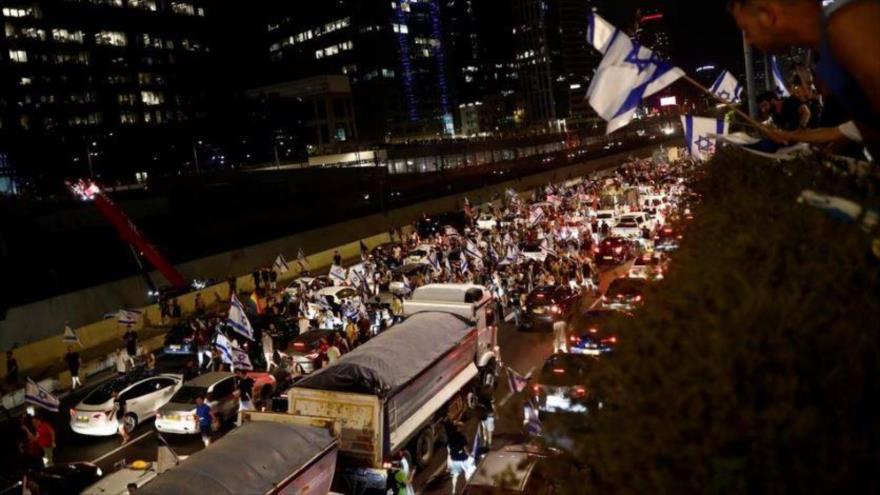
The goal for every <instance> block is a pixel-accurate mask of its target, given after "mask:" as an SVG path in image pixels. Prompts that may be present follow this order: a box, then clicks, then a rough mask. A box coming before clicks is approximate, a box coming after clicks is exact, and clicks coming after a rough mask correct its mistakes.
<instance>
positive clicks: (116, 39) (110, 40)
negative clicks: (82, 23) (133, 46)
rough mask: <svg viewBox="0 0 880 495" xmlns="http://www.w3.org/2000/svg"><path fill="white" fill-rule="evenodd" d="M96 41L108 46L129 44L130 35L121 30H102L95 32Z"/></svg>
mask: <svg viewBox="0 0 880 495" xmlns="http://www.w3.org/2000/svg"><path fill="white" fill-rule="evenodd" d="M95 43H97V44H99V45H108V46H127V45H128V37H127V36H126V35H125V33H123V32H121V31H100V32H98V33H95Z"/></svg>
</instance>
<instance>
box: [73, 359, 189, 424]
mask: <svg viewBox="0 0 880 495" xmlns="http://www.w3.org/2000/svg"><path fill="white" fill-rule="evenodd" d="M182 386H183V377H182V376H180V375H170V374H168V375H155V376H149V377H145V376H143V375H141V376H140V377H136V376H133V377H122V378H119V379H116V380H113V381H112V382H110V383H107V384H105V385H103V386H100V387H98V388H96V389H95V390H92V391H91V392H89V394H88V395H86V396H85V398H83V400H81V401H80V402H79V404H77V405H76V406H75V407H73V408H72V409H71V410H70V429H72V430H73V431H74V432H76V433H79V434H80V435H90V436H111V435H115V434H116V433H117V431H118V430H119V422H118V421H117V420H116V401H124V402H125V408H126V415H125V417H124V418H123V425H124V427H125V429H126V431H129V432H131V431H132V430H134V429H135V427H137V425H138V424H139V423H141V422H142V421H144V420H146V419H150V418H152V417H153V416H155V415H156V411H157V410H158V409H159V408H161V407H162V406H164V405H165V404H167V403H168V402H169V401H170V400H171V397H172V396H174V394H175V393H176V392H177V391H178V390H180V387H182ZM114 392H116V393H117V397H116V400H115V401H114V397H113V393H114Z"/></svg>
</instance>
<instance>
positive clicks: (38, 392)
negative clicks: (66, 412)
mask: <svg viewBox="0 0 880 495" xmlns="http://www.w3.org/2000/svg"><path fill="white" fill-rule="evenodd" d="M24 401H25V402H28V403H30V404H33V405H35V406H40V407H42V408H43V409H48V410H49V411H52V412H58V407H59V406H60V405H61V401H59V400H58V397H55V396H54V395H52V392H49V391H48V390H46V389H45V388H43V387H42V386H41V385H40V384H39V383H37V382H35V381H33V379H31V377H28V379H27V384H26V385H25V389H24Z"/></svg>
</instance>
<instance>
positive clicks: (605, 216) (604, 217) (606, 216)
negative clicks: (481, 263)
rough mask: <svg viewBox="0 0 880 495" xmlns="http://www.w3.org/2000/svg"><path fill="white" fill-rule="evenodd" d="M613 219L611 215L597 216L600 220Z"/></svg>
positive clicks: (600, 214) (602, 214) (601, 214)
mask: <svg viewBox="0 0 880 495" xmlns="http://www.w3.org/2000/svg"><path fill="white" fill-rule="evenodd" d="M611 217H612V215H611V213H599V214H598V215H596V218H598V219H600V220H607V219H609V218H611Z"/></svg>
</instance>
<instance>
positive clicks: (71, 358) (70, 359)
mask: <svg viewBox="0 0 880 495" xmlns="http://www.w3.org/2000/svg"><path fill="white" fill-rule="evenodd" d="M64 360H65V361H67V369H68V370H69V371H70V388H71V389H72V390H76V387H82V381H81V380H80V378H79V367H80V365H81V364H82V359H81V358H80V356H79V353H78V352H76V351H74V350H73V346H72V345H69V346H67V354H65V355H64Z"/></svg>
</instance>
